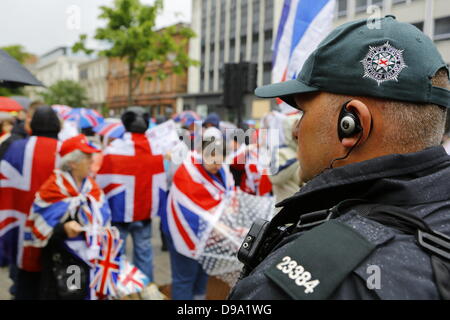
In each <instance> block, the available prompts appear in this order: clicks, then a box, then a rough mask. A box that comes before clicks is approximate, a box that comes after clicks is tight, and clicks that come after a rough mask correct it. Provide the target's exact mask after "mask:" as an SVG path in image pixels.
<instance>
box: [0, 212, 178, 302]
mask: <svg viewBox="0 0 450 320" xmlns="http://www.w3.org/2000/svg"><path fill="white" fill-rule="evenodd" d="M152 228H153V237H152V245H153V255H154V257H153V264H154V276H155V281H156V284H157V285H158V286H163V285H167V284H170V281H171V280H170V279H171V275H170V260H169V254H168V252H167V251H166V252H163V251H161V237H160V232H159V219H158V218H154V219H153V222H152ZM132 252H133V251H132V244H131V239H130V238H129V239H128V241H127V255H128V257H130V258H131V257H132ZM130 260H131V259H130ZM10 286H11V281H10V279H9V277H8V270H7V268H0V300H9V299H10V298H11V296H10V294H9V291H8V289H9V287H10Z"/></svg>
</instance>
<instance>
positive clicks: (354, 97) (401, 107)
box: [255, 16, 450, 181]
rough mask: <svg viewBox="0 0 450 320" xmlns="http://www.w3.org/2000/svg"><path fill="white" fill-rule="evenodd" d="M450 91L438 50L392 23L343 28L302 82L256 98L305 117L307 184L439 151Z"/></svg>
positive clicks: (310, 63)
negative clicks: (369, 163)
mask: <svg viewBox="0 0 450 320" xmlns="http://www.w3.org/2000/svg"><path fill="white" fill-rule="evenodd" d="M444 88H447V89H444ZM448 88H449V75H448V67H447V66H446V64H445V62H444V61H443V59H442V57H441V55H440V54H439V52H438V51H437V49H436V47H435V46H434V44H433V42H432V41H431V40H430V39H429V38H428V37H427V36H425V35H424V34H423V33H422V32H421V31H420V30H419V29H417V28H416V27H414V26H413V25H411V24H407V23H400V22H398V21H397V20H396V19H395V17H392V16H387V17H385V18H383V19H380V20H377V21H375V23H373V21H372V23H370V21H367V20H358V21H355V22H350V23H347V24H344V25H342V26H340V27H338V28H336V29H335V30H334V31H333V32H331V33H330V35H328V36H327V37H326V38H325V39H324V40H323V41H322V42H321V44H320V45H319V47H318V48H317V49H316V50H315V51H314V52H313V53H312V54H311V56H310V57H309V58H308V59H307V61H306V62H305V64H304V66H303V68H302V70H301V71H300V72H299V74H298V78H297V80H291V81H287V82H283V83H278V84H273V85H269V86H265V87H261V88H258V89H257V90H256V92H255V93H256V95H257V96H259V97H263V98H272V97H280V98H281V99H282V100H284V101H285V102H286V103H288V104H290V105H291V106H293V107H295V108H297V109H300V110H302V111H303V117H302V119H301V121H300V122H299V124H298V129H297V136H298V141H299V142H298V145H299V148H298V151H299V160H300V164H301V168H302V180H303V181H308V180H310V179H312V178H313V177H314V176H316V175H317V174H319V173H321V172H323V171H324V170H325V169H327V168H331V167H339V166H343V165H346V164H349V163H353V162H359V161H364V160H368V159H371V158H375V157H379V156H383V155H387V154H392V153H409V152H415V151H419V150H422V149H425V148H428V147H431V146H434V145H439V143H440V142H441V139H442V135H443V133H444V126H445V117H446V108H449V107H450V91H449V90H448Z"/></svg>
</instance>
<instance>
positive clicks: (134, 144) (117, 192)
mask: <svg viewBox="0 0 450 320" xmlns="http://www.w3.org/2000/svg"><path fill="white" fill-rule="evenodd" d="M122 123H123V125H124V127H125V129H126V133H125V135H124V137H123V139H116V140H114V141H113V142H112V143H111V144H110V145H109V146H108V147H107V148H106V149H105V151H104V157H103V163H102V166H101V168H100V170H99V172H98V175H97V178H96V179H97V182H98V183H99V185H100V187H101V188H102V189H103V191H104V192H105V194H106V198H107V199H108V202H109V205H110V207H111V213H112V225H113V226H116V227H117V228H118V229H119V231H120V236H121V238H122V239H123V240H124V241H125V240H126V238H127V235H128V234H131V237H132V239H133V261H134V265H135V266H136V267H137V268H139V269H140V270H141V271H142V272H143V273H144V274H145V275H146V276H147V277H148V278H149V279H150V281H153V279H154V278H153V253H152V246H151V236H152V232H151V231H152V229H151V221H152V220H151V219H152V217H153V216H154V215H155V214H158V211H159V210H161V208H164V202H165V197H166V177H165V173H164V163H163V159H164V158H163V156H162V155H154V154H153V153H152V148H151V145H150V141H149V140H148V138H147V137H146V135H145V132H146V130H147V129H148V127H149V115H148V113H146V112H145V110H144V109H143V108H140V107H130V108H128V109H127V110H126V111H125V112H124V114H122Z"/></svg>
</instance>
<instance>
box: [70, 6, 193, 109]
mask: <svg viewBox="0 0 450 320" xmlns="http://www.w3.org/2000/svg"><path fill="white" fill-rule="evenodd" d="M162 9H163V0H155V2H154V4H153V5H143V4H141V2H140V0H115V1H114V4H113V6H112V7H107V6H102V7H100V10H101V14H100V16H99V18H100V19H102V20H105V21H106V26H105V27H103V28H98V29H97V30H96V34H95V39H97V40H101V41H103V42H105V43H106V44H108V49H106V50H102V51H100V52H99V53H100V55H103V56H106V57H110V58H113V57H115V58H120V59H123V60H125V61H126V62H127V64H128V72H129V75H130V77H129V83H128V100H129V103H130V104H132V102H133V99H132V96H133V92H134V90H135V89H136V88H137V87H138V86H139V83H140V81H141V80H142V79H143V77H144V75H145V71H146V68H147V66H148V65H149V63H151V62H152V63H157V64H158V68H157V71H156V76H157V77H158V78H159V79H164V78H165V77H167V75H168V74H170V73H172V72H173V73H177V74H182V73H183V72H185V71H186V69H187V68H188V67H189V66H192V65H198V62H197V61H194V60H192V59H190V58H189V55H188V53H187V44H188V41H189V39H190V38H192V37H194V36H195V34H194V32H193V31H192V30H191V29H190V28H187V27H185V26H182V25H175V26H171V27H167V28H164V29H161V30H157V29H156V18H157V17H158V14H159V13H160V12H161V10H162ZM86 40H87V36H86V35H81V36H80V39H79V41H78V42H77V43H76V44H75V45H74V46H73V50H74V51H75V52H76V51H79V50H82V51H84V52H86V53H88V54H91V53H92V52H93V50H90V49H88V48H86V46H85V43H86ZM167 62H170V63H167ZM146 78H147V79H148V80H152V79H153V78H152V77H151V76H149V75H148V74H147V75H146Z"/></svg>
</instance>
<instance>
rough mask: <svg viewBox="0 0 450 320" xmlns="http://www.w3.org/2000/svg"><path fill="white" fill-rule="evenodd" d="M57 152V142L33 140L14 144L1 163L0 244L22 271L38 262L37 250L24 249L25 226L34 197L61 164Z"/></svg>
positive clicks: (36, 138)
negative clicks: (0, 243) (58, 164)
mask: <svg viewBox="0 0 450 320" xmlns="http://www.w3.org/2000/svg"><path fill="white" fill-rule="evenodd" d="M58 149H59V143H58V141H57V140H55V139H51V138H45V137H35V136H32V137H30V138H27V139H24V140H19V141H15V142H14V143H13V144H11V146H10V147H9V149H8V151H7V152H6V154H5V156H4V158H3V160H2V161H1V163H0V199H1V201H0V242H2V245H1V247H2V248H3V250H4V252H3V254H4V255H5V257H6V258H7V259H8V260H9V261H10V263H15V264H17V266H18V267H19V268H21V269H25V270H26V269H27V265H28V264H30V263H31V264H34V261H35V260H36V252H35V250H34V249H33V248H24V244H23V241H24V235H25V222H26V219H27V216H28V215H29V213H30V210H31V207H32V204H33V200H34V197H35V193H36V192H37V191H38V190H39V188H40V187H41V185H42V184H43V183H44V182H45V181H46V180H47V179H48V177H49V176H50V175H51V174H52V172H53V170H54V168H55V166H56V165H57V162H58V161H59V156H58V154H57V151H58ZM0 254H2V253H0ZM31 271H32V270H31Z"/></svg>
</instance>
